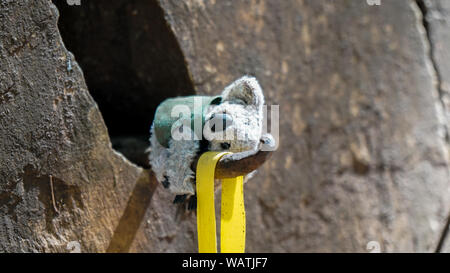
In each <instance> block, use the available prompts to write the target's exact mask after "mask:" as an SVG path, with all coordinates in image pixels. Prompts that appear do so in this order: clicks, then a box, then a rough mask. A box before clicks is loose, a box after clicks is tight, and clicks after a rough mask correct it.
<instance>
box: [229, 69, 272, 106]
mask: <svg viewBox="0 0 450 273" xmlns="http://www.w3.org/2000/svg"><path fill="white" fill-rule="evenodd" d="M222 97H223V100H224V101H229V102H231V103H243V104H245V105H254V106H256V107H261V106H262V105H263V104H264V95H263V93H262V90H261V86H260V85H259V83H258V81H257V80H256V79H255V78H253V77H247V76H244V77H242V78H240V79H238V80H236V81H235V82H233V83H232V84H230V85H229V86H227V87H226V88H225V90H224V91H223V92H222Z"/></svg>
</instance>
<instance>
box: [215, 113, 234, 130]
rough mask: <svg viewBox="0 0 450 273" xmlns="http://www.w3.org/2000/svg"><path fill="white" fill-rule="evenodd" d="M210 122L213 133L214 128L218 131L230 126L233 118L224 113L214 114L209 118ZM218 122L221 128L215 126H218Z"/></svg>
mask: <svg viewBox="0 0 450 273" xmlns="http://www.w3.org/2000/svg"><path fill="white" fill-rule="evenodd" d="M210 124H212V125H211V132H213V133H215V132H216V130H217V131H218V132H219V131H220V129H222V130H225V129H226V128H227V127H229V126H231V125H232V124H233V118H232V117H231V116H230V115H228V114H226V113H221V114H214V115H212V117H211V119H210ZM220 124H222V128H216V125H217V126H219V125H220Z"/></svg>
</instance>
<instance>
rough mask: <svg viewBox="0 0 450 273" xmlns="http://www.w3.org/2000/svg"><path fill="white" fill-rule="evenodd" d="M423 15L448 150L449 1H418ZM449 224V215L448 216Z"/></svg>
mask: <svg viewBox="0 0 450 273" xmlns="http://www.w3.org/2000/svg"><path fill="white" fill-rule="evenodd" d="M418 3H419V4H420V6H421V8H422V11H423V14H424V15H425V16H424V19H425V21H424V25H425V26H426V30H427V34H428V41H429V44H430V52H429V53H430V58H431V60H432V61H433V65H434V69H435V71H436V79H437V89H438V92H439V93H438V96H439V97H438V98H439V103H440V104H441V105H438V108H440V109H442V110H441V112H440V113H441V115H440V116H439V117H440V119H441V120H442V121H443V122H445V123H446V124H447V128H446V129H447V130H446V131H445V134H446V139H447V148H448V149H449V151H450V144H449V143H450V142H449V141H450V138H449V129H450V63H449V62H448V59H449V56H450V50H449V47H448V45H449V44H450V2H449V1H443V0H438V1H429V0H427V1H418ZM448 221H449V222H448V224H450V215H449V216H448ZM448 224H447V225H446V227H445V229H446V230H443V237H442V248H441V251H443V252H450V239H448V233H449V230H448V229H449V226H448Z"/></svg>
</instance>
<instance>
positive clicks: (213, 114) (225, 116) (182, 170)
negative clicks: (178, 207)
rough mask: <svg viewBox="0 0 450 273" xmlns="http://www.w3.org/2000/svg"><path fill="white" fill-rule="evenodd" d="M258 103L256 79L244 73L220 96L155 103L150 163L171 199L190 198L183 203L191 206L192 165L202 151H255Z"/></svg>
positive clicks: (261, 101) (261, 98) (259, 121)
mask: <svg viewBox="0 0 450 273" xmlns="http://www.w3.org/2000/svg"><path fill="white" fill-rule="evenodd" d="M263 104H264V95H263V92H262V90H261V87H260V85H259V83H258V81H257V80H256V79H255V78H253V77H248V76H244V77H242V78H240V79H238V80H236V81H235V82H233V83H232V84H230V85H229V86H227V87H226V88H225V89H224V90H223V92H222V93H221V95H220V96H212V97H208V96H189V97H178V98H172V99H167V100H165V101H164V102H162V103H161V104H160V105H159V106H158V108H157V109H156V113H155V118H154V121H153V124H152V127H151V130H150V133H151V136H150V145H151V146H150V155H149V161H150V165H151V167H152V170H153V172H154V173H155V176H156V179H157V180H158V181H159V182H160V183H161V184H162V185H163V186H164V188H167V189H169V190H170V191H171V192H172V193H174V194H176V195H177V196H176V197H175V200H174V203H184V201H185V200H190V202H188V203H189V205H188V206H189V207H190V208H193V207H195V204H194V203H195V202H194V201H195V166H193V163H194V161H195V159H197V158H198V157H199V155H200V154H201V153H203V152H205V151H230V152H233V153H238V152H244V151H256V150H257V149H258V144H259V143H260V139H261V136H262V129H263ZM199 125H200V126H199ZM251 175H252V174H249V175H247V176H246V179H247V178H249V177H250V176H251ZM246 179H245V180H246ZM191 197H193V198H191Z"/></svg>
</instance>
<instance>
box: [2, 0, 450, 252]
mask: <svg viewBox="0 0 450 273" xmlns="http://www.w3.org/2000/svg"><path fill="white" fill-rule="evenodd" d="M146 1H147V0H146ZM85 2H86V3H85ZM118 2H120V3H122V4H117V3H116V4H115V5H112V4H111V5H109V6H108V8H106V7H105V9H99V6H101V3H105V4H107V3H110V1H96V2H95V4H94V2H89V4H88V3H87V1H82V7H85V8H86V9H83V11H80V14H83V18H85V19H87V20H86V21H83V22H81V21H80V22H77V26H78V27H73V28H70V27H67V25H65V31H67V32H65V34H67V33H69V34H71V35H73V37H71V38H67V43H68V47H69V50H73V52H74V55H75V57H74V56H73V55H72V54H71V53H70V52H69V51H68V50H67V49H66V47H65V46H64V43H63V41H62V39H61V37H60V33H59V31H58V27H57V19H58V11H57V9H56V8H55V7H54V6H53V5H52V3H51V2H50V1H46V0H36V1H25V0H20V1H11V0H0V132H1V134H0V251H5V252H55V251H61V252H66V251H68V250H67V244H68V243H69V242H71V241H78V242H79V243H80V244H81V251H83V252H97V251H98V252H103V251H112V252H115V251H132V252H156V251H164V252H176V251H181V252H195V251H196V235H195V232H196V229H195V216H194V215H190V216H186V215H179V214H177V211H176V208H175V207H174V206H172V205H171V204H170V203H171V199H172V198H173V196H171V195H170V194H169V193H167V192H166V191H164V189H162V188H161V187H158V186H157V184H156V182H155V180H154V178H153V176H152V175H151V174H149V173H148V172H147V171H145V170H143V169H141V168H140V167H137V166H135V165H134V164H132V163H130V162H129V161H128V160H127V159H125V158H124V157H122V156H121V155H119V154H118V153H116V152H115V151H114V150H113V149H112V147H111V141H110V137H109V136H108V130H107V128H106V126H105V123H104V121H103V118H102V114H104V115H105V119H107V118H106V116H108V118H111V114H110V112H108V111H112V112H114V109H115V108H114V107H108V106H106V107H107V108H106V112H103V110H102V114H101V113H100V110H99V108H98V107H97V104H96V102H95V101H94V99H93V98H92V97H91V94H90V92H91V86H90V83H92V88H93V91H92V94H93V95H94V94H96V95H95V96H96V100H97V98H98V100H99V101H100V102H101V103H102V104H103V103H106V105H108V100H103V97H104V94H105V92H106V93H108V92H107V91H108V89H103V88H106V87H108V86H110V87H111V88H114V90H113V92H112V93H111V94H116V95H117V96H118V97H119V98H120V99H121V100H124V102H125V101H126V102H130V101H135V102H136V100H135V98H136V97H140V96H141V95H142V98H145V99H147V100H152V101H151V102H149V104H148V105H147V104H145V103H142V101H139V100H138V102H137V104H138V105H137V106H136V108H133V107H131V108H126V107H125V111H124V112H122V114H123V113H125V114H123V115H125V117H124V118H123V119H121V120H120V122H122V123H126V121H127V119H126V115H127V114H126V113H127V111H129V110H127V109H131V110H133V109H135V111H136V113H132V115H131V114H130V117H131V116H132V117H136V118H138V119H139V122H144V119H145V118H143V117H144V116H145V114H146V113H145V112H146V111H152V110H153V108H154V107H155V106H156V105H157V103H159V102H160V101H161V100H162V99H164V98H165V96H173V95H177V94H185V93H186V94H187V93H191V92H192V91H193V90H196V92H197V93H198V94H216V93H218V92H220V90H222V89H223V87H224V86H225V85H226V84H228V83H229V82H231V81H232V80H234V79H235V78H238V77H240V76H241V75H243V74H252V75H255V76H256V77H257V78H258V79H259V80H260V83H261V85H262V87H263V89H264V91H265V96H266V100H267V104H269V105H270V104H278V105H280V139H279V141H280V142H279V143H280V145H279V149H278V150H277V152H276V153H275V155H274V157H273V158H272V159H271V160H270V162H268V163H267V164H266V165H264V167H263V168H262V169H261V170H260V172H259V173H258V175H257V176H256V177H255V178H254V179H252V180H251V181H250V182H249V183H247V184H246V188H245V195H246V207H247V217H248V220H247V232H248V235H247V237H248V238H247V250H248V251H249V252H271V251H277V252H350V251H352V252H353V251H354V252H366V251H367V250H366V245H367V243H368V242H369V241H378V242H379V243H380V244H381V251H383V252H398V251H406V252H412V251H419V252H425V251H426V252H428V251H434V250H435V248H436V246H437V244H438V242H439V241H440V238H441V235H442V230H443V229H444V226H445V223H446V221H447V218H448V215H449V209H450V194H449V193H450V190H449V187H450V174H449V155H448V154H449V148H448V147H449V146H448V139H446V132H448V127H449V123H448V102H447V100H448V98H447V97H448V90H447V87H446V86H447V85H448V84H447V83H446V81H450V80H449V79H447V78H448V77H449V74H448V73H447V70H448V71H450V68H447V66H449V64H448V61H447V59H446V58H445V57H446V56H447V55H448V54H447V47H446V46H445V45H447V44H448V43H449V42H448V37H447V36H448V33H446V31H447V30H448V27H447V17H448V16H447V8H448V7H447V6H448V4H446V1H444V0H442V1H436V3H433V4H430V3H428V4H425V5H418V4H417V3H416V2H415V1H412V0H390V1H388V0H383V1H382V5H380V6H369V5H367V4H366V3H365V1H345V0H339V1H337V0H336V1H312V0H305V1H300V0H299V1H294V0H292V1H276V0H251V1H244V0H242V1H217V0H186V1H178V0H159V1H148V3H147V2H146V3H144V0H142V1H138V0H136V1H127V2H126V3H125V2H123V1H118ZM83 5H85V6H83ZM124 5H125V6H124ZM420 7H421V8H422V9H421V8H420ZM423 7H427V10H424V8H423ZM74 8H75V7H74ZM64 9H65V8H64ZM153 9H157V10H156V11H155V10H153ZM425 11H427V12H426V14H425V15H426V18H425V19H426V20H425V21H423V20H422V14H423V13H424V12H425ZM64 12H65V13H62V16H64V14H66V13H69V12H72V13H71V14H72V15H71V16H73V12H75V10H70V9H68V10H66V11H64ZM102 12H104V14H102ZM114 12H117V13H114ZM93 14H94V15H95V16H93ZM111 14H121V15H120V16H121V17H120V18H128V17H127V16H134V17H130V18H132V19H130V20H129V21H126V20H125V19H124V20H122V19H120V20H118V21H114V20H115V19H114V18H115V17H114V16H111ZM147 15H153V17H152V18H147V17H148V16H147ZM96 16H97V17H98V18H99V21H98V22H96V21H95V18H96ZM72 18H73V20H76V17H72ZM155 18H159V19H155ZM146 20H149V21H146ZM162 20H164V21H163V22H161V21H162ZM102 22H103V23H102ZM110 22H115V23H114V24H115V25H114V24H113V25H111V24H109V23H110ZM124 22H127V24H126V25H127V26H128V28H123V29H119V30H120V31H123V32H125V31H131V30H133V31H131V32H130V33H131V34H133V33H135V31H136V36H133V35H131V34H130V33H128V32H127V33H128V34H127V35H123V33H118V37H121V38H120V39H118V40H117V41H116V43H115V42H105V41H114V40H107V39H109V38H108V35H112V34H114V32H115V30H116V29H115V27H119V26H121V25H122V23H124ZM146 22H151V23H146ZM424 22H428V25H427V24H425V25H424V24H423V23H424ZM89 23H91V24H93V25H95V24H96V23H98V24H97V25H95V26H93V27H92V31H93V32H92V33H91V34H89V32H88V31H89V29H90V27H89ZM105 24H106V25H108V24H109V26H110V28H106V26H105V33H102V31H101V29H102V28H101V26H103V25H105ZM146 25H147V28H146V27H144V26H146ZM62 28H64V27H62ZM80 29H84V31H80ZM120 31H119V32H120ZM137 32H139V33H137ZM447 32H448V31H447ZM93 33H94V34H95V33H97V35H99V37H100V38H102V39H103V40H102V41H99V42H98V43H95V39H96V37H97V36H96V35H94V34H93ZM152 33H153V34H155V33H157V34H158V35H162V36H161V37H163V39H161V40H163V42H162V43H161V44H155V43H157V42H156V41H157V40H158V39H155V37H159V36H158V35H156V36H152V38H149V37H150V36H149V35H150V34H152ZM138 34H139V35H138ZM82 35H85V37H86V38H85V39H86V40H83V39H82V37H81V36H82ZM101 35H104V36H101ZM63 37H65V36H64V35H63ZM124 39H125V40H124ZM126 39H129V40H126ZM65 41H66V40H65ZM125 41H128V42H125ZM140 43H142V44H140ZM154 44H155V45H154ZM143 45H145V46H143ZM152 45H154V46H155V48H156V49H155V51H152V52H153V53H151V54H150V56H154V58H153V57H148V58H146V57H145V56H143V54H144V53H145V52H146V49H147V48H148V50H149V51H151V49H152ZM165 45H168V46H167V47H166V46H165ZM71 46H72V47H73V49H72V48H71ZM90 46H91V47H92V48H91V49H89V47H90ZM109 46H111V48H110V47H109ZM165 48H167V49H168V52H169V53H168V54H169V55H170V54H175V55H170V56H172V57H173V56H175V57H173V58H172V57H170V56H169V57H167V56H166V57H164V56H159V55H160V54H164V49H165ZM109 50H111V51H109ZM121 51H123V52H124V54H125V53H126V54H128V55H126V54H125V55H123V56H133V58H124V57H123V56H112V58H111V59H108V54H107V53H111V52H115V53H117V52H121ZM91 53H92V54H91ZM94 53H95V54H94ZM130 54H131V55H130ZM97 55H98V58H97ZM110 55H111V54H110ZM78 56H79V57H78ZM141 57H142V58H141ZM156 57H158V58H156ZM75 59H77V60H78V61H79V62H80V65H79V64H78V63H77V61H76V60H75ZM165 60H168V61H169V63H170V62H173V63H176V66H175V68H174V67H173V66H172V69H170V67H163V66H162V67H163V68H164V69H168V70H164V69H162V70H161V71H159V70H158V64H159V63H163V62H165ZM152 61H155V62H156V63H151V62H152ZM85 64H86V66H84V65H85ZM103 65H106V68H105V70H104V71H103V70H101V69H99V67H102V66H103ZM80 66H81V67H82V68H83V71H84V73H85V74H86V78H87V79H90V80H88V81H87V83H88V84H89V91H88V87H87V86H86V83H85V80H84V76H83V72H82V71H81V68H80ZM121 66H122V67H121ZM169 66H170V65H169ZM121 69H123V70H121ZM122 71H125V72H126V73H125V72H124V73H122ZM139 71H141V72H142V71H143V72H142V73H140V72H139ZM164 71H168V72H167V73H169V74H170V75H172V76H173V78H172V77H170V79H169V80H171V81H174V82H171V83H165V82H166V81H169V80H168V79H167V78H165V77H164V75H166V74H165V73H163V72H164ZM144 72H145V73H144ZM96 73H98V74H96ZM121 74H122V75H121ZM144 74H145V75H144ZM147 74H148V75H149V76H146V75H147ZM126 75H132V76H130V77H131V80H130V79H129V77H126ZM177 75H178V76H180V75H181V76H180V77H181V78H182V80H181V82H180V83H179V84H177V83H176V81H177V80H178V78H177V77H178V76H177ZM166 76H167V75H166ZM123 81H128V82H127V84H128V83H130V84H134V85H133V86H132V87H133V88H131V89H130V90H128V92H138V93H132V94H126V95H124V94H125V93H120V90H121V89H124V88H125V89H126V88H127V84H125V83H123ZM152 84H153V85H152ZM159 87H160V88H163V89H164V91H157V89H158V88H159ZM170 87H173V88H174V89H175V91H173V92H170V91H167V90H169V89H170ZM183 87H186V89H189V90H185V91H183V90H181V89H183ZM133 90H134V91H133ZM153 92H154V93H153ZM183 92H185V93H183ZM136 94H140V95H139V96H137V95H136ZM153 95H154V96H153ZM113 97H114V96H113ZM129 98H132V99H130V100H129V101H128V99H129ZM153 99H154V101H153ZM99 105H100V109H104V108H103V107H102V105H101V104H100V103H99ZM127 107H128V106H127ZM269 109H270V108H269ZM122 110H123V109H122ZM446 111H447V112H446ZM445 113H447V115H446V114H445ZM152 115H153V113H148V116H149V119H151V117H152ZM112 117H114V115H112ZM111 120H112V121H114V118H113V119H111ZM130 122H131V121H130ZM145 122H147V121H145ZM150 123H151V120H148V123H147V124H150ZM107 124H108V122H107ZM108 126H109V125H108ZM119 127H120V126H119ZM119 127H116V129H117V128H119ZM119 129H120V128H119ZM119 133H121V132H119ZM133 133H135V132H133ZM137 133H138V134H140V133H141V131H139V132H137ZM117 135H119V134H117ZM53 200H54V201H55V205H53ZM447 241H448V240H447ZM443 249H446V250H447V251H448V250H449V247H448V245H446V246H445V247H444V248H443Z"/></svg>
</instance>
